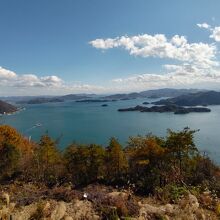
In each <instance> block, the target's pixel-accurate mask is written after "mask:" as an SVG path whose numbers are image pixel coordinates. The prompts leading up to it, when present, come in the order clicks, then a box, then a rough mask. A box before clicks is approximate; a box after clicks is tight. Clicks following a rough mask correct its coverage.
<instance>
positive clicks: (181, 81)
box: [0, 0, 220, 95]
mask: <svg viewBox="0 0 220 220" xmlns="http://www.w3.org/2000/svg"><path fill="white" fill-rule="evenodd" d="M219 9H220V1H219V0H212V1H208V0H207V1H205V0H193V1H192V0H185V1H174V0H167V1H163V0H109V1H107V0H92V1H91V0H78V1H76V0H62V1H61V0H38V1H35V0H19V1H15V0H0V10H1V11H0V66H1V69H0V95H27V94H28V95H30V94H33V95H38V94H54V95H57V94H61V93H62V94H66V93H79V92H95V93H112V92H116V91H117V92H128V91H140V90H144V89H151V88H161V87H210V88H217V87H218V86H219V84H218V80H219V81H220V77H219V75H220V71H219V68H218V62H219V55H218V53H219V52H218V47H219V41H220V40H219V39H218V36H219V35H218V34H219V33H220V31H219V30H218V27H219V26H220V13H219ZM204 23H205V24H207V25H208V26H207V27H206V26H205V27H204V25H200V27H199V26H198V25H197V24H204ZM218 31H219V32H218ZM214 32H215V33H214ZM213 33H214V35H213ZM158 34H160V35H163V36H164V37H165V38H166V39H161V38H160V37H159V38H157V37H155V35H158ZM146 35H147V36H146ZM175 35H178V36H179V38H178V40H179V39H180V38H181V36H184V37H185V38H186V39H187V48H188V49H187V51H184V52H183V51H182V50H184V49H186V46H181V45H175V47H177V49H178V51H174V52H172V51H171V52H170V51H167V50H169V48H170V44H172V45H173V41H172V40H171V39H172V38H173V37H174V36H175ZM135 36H136V37H138V36H139V37H140V36H144V40H143V39H142V38H141V40H140V39H139V38H138V43H137V45H135V46H136V47H138V49H139V51H138V52H137V51H136V50H134V49H128V47H127V45H125V44H124V43H122V42H121V40H120V39H121V38H122V37H125V38H126V39H127V40H128V41H129V42H131V43H132V44H133V43H134V38H132V37H135ZM149 37H150V39H149ZM155 38H156V43H155V44H157V45H156V46H155V47H154V48H153V49H152V48H149V44H152V40H153V41H154V39H155ZM97 39H99V40H102V42H104V44H106V39H112V41H114V46H113V45H104V47H103V45H102V46H100V45H99V44H98V45H97V44H96V43H97V42H98V41H95V40H97ZM146 40H147V42H146ZM161 40H162V42H161ZM164 41H166V42H164ZM135 42H136V41H135ZM99 43H100V41H99ZM183 43H184V42H183ZM193 43H196V44H198V45H200V43H202V44H204V45H205V44H207V45H208V48H206V47H205V48H204V47H201V48H199V49H198V50H197V45H192V44H193ZM116 44H117V45H116ZM134 44H135V43H134ZM146 44H147V45H146ZM162 44H164V45H165V46H164V47H166V48H165V49H164V47H161V48H159V47H160V45H162ZM184 44H185V45H186V42H185V43H184ZM172 45H171V46H172ZM188 45H189V46H188ZM204 45H203V46H204ZM146 46H147V47H148V48H146ZM200 46H201V45H200ZM191 47H193V50H194V49H195V51H194V53H193V54H191V55H190V57H189V58H188V57H187V58H181V56H182V57H183V56H185V53H189V51H191V50H192V48H191ZM213 47H215V48H213ZM210 48H211V49H210ZM142 49H143V50H145V52H142V51H140V50H142ZM163 49H164V50H166V51H165V52H164V51H162V52H161V50H163ZM173 49H174V48H173ZM146 50H150V51H148V52H146ZM170 50H172V48H171V49H170ZM200 50H203V51H205V52H204V53H205V54H204V55H203V57H202V58H201V57H197V58H196V59H194V58H193V57H194V56H197V55H196V54H198V53H199V51H200ZM206 50H207V51H206ZM180 52H181V54H179V53H180ZM161 53H163V54H161ZM170 53H171V54H170ZM177 53H178V54H177ZM210 53H211V54H210ZM198 60H200V63H199V62H198ZM204 60H205V62H206V61H207V62H209V61H215V64H209V65H210V66H206V67H204V66H203V65H202V63H204ZM168 65H169V66H168ZM171 65H172V66H171ZM174 65H175V66H174ZM186 69H187V70H186ZM190 69H191V70H190ZM210 69H211V70H212V71H210ZM180 72H181V73H180ZM186 72H187V73H186ZM176 73H177V74H176ZM200 73H201V74H202V77H200V76H198V74H200ZM175 74H176V75H175ZM181 74H182V75H183V74H185V75H186V74H188V75H187V77H188V78H186V77H184V78H183V77H182V78H181V77H180V78H178V77H179V75H181ZM218 74H219V75H218ZM157 75H158V76H159V77H157ZM185 75H184V76H185ZM194 76H195V80H194V81H193V83H192V82H190V81H191V80H190V79H192V78H194ZM210 76H211V77H210ZM173 79H174V80H173ZM172 80H173V81H172ZM152 81H153V83H152ZM171 81H172V82H171ZM206 81H207V82H208V83H206ZM27 91H28V92H27Z"/></svg>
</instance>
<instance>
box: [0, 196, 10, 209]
mask: <svg viewBox="0 0 220 220" xmlns="http://www.w3.org/2000/svg"><path fill="white" fill-rule="evenodd" d="M2 198H3V199H5V202H6V205H7V206H9V203H10V196H9V194H8V193H3V194H2Z"/></svg>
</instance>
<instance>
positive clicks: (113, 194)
mask: <svg viewBox="0 0 220 220" xmlns="http://www.w3.org/2000/svg"><path fill="white" fill-rule="evenodd" d="M108 196H109V197H111V198H117V197H120V198H123V199H127V198H128V193H126V192H110V193H108Z"/></svg>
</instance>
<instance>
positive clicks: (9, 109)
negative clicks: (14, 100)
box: [0, 100, 18, 114]
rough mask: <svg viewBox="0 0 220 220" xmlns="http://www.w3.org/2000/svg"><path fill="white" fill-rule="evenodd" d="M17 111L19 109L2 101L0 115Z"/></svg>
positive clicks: (0, 102)
mask: <svg viewBox="0 0 220 220" xmlns="http://www.w3.org/2000/svg"><path fill="white" fill-rule="evenodd" d="M17 110H18V109H17V108H16V107H15V106H13V105H11V104H9V103H7V102H4V101H1V100H0V114H9V113H13V112H16V111H17Z"/></svg>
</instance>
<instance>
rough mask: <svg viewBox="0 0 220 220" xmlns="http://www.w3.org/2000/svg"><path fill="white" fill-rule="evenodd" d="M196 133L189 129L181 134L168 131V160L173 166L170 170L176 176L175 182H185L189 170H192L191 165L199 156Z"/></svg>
mask: <svg viewBox="0 0 220 220" xmlns="http://www.w3.org/2000/svg"><path fill="white" fill-rule="evenodd" d="M195 132H196V131H195V130H190V129H189V128H188V127H186V128H184V129H183V130H182V131H179V132H175V131H172V130H168V135H167V138H166V143H165V145H166V148H167V152H168V158H167V160H169V163H170V165H171V167H170V170H172V172H173V173H175V174H176V180H174V181H177V182H181V181H184V179H185V178H186V177H187V174H189V173H190V171H189V169H191V168H192V164H190V163H192V162H193V158H194V157H196V156H197V155H198V149H197V148H196V146H195V143H194V140H193V137H194V133H195ZM187 170H188V171H187Z"/></svg>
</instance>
